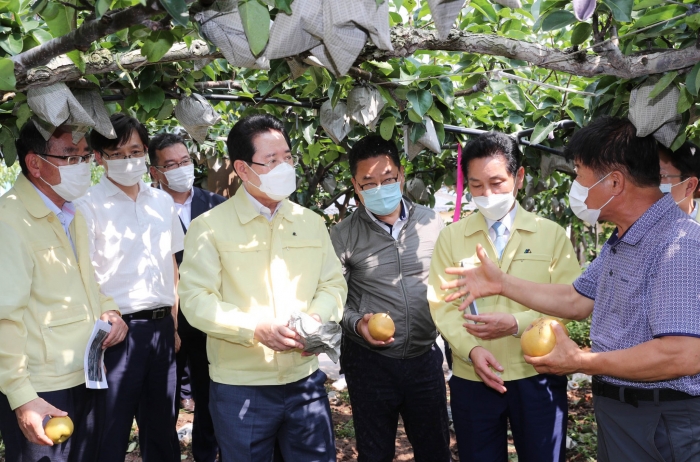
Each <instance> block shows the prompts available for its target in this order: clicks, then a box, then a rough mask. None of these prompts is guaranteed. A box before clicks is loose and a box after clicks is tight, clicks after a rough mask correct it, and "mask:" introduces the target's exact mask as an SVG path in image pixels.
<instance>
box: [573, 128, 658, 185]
mask: <svg viewBox="0 0 700 462" xmlns="http://www.w3.org/2000/svg"><path fill="white" fill-rule="evenodd" d="M564 155H565V156H566V157H567V158H569V159H573V160H574V161H576V162H578V163H580V164H581V165H582V166H584V167H587V168H590V169H591V170H593V172H595V173H596V174H597V175H598V176H599V177H603V176H605V175H607V174H608V173H610V172H611V171H613V170H620V171H622V172H623V173H624V174H625V175H626V176H628V177H629V180H630V181H631V182H632V183H633V184H634V185H636V186H638V187H652V186H656V187H658V186H659V184H660V182H661V173H660V167H659V148H658V144H657V142H656V140H655V139H654V137H653V136H651V135H649V136H644V137H640V136H637V129H636V128H635V126H634V125H633V124H632V122H630V120H629V119H627V118H619V117H609V116H603V117H600V118H598V119H596V120H594V121H592V122H591V123H590V124H588V125H587V126H586V127H584V128H582V129H581V130H579V131H578V132H576V133H574V136H572V137H571V140H570V141H569V144H568V145H567V146H566V149H565V151H564Z"/></svg>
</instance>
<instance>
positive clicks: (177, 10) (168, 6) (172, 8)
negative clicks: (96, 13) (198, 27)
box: [98, 0, 190, 27]
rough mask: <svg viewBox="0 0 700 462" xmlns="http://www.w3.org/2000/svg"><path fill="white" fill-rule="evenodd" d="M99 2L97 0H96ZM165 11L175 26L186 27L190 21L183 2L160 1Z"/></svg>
mask: <svg viewBox="0 0 700 462" xmlns="http://www.w3.org/2000/svg"><path fill="white" fill-rule="evenodd" d="M98 1H99V0H98ZM160 4H161V5H163V8H165V11H167V12H168V14H169V15H170V17H171V18H173V21H175V24H179V25H180V26H183V27H186V26H187V23H188V22H189V20H190V13H189V12H188V11H187V3H185V0H160Z"/></svg>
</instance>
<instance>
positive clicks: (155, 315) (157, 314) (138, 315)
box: [122, 306, 172, 321]
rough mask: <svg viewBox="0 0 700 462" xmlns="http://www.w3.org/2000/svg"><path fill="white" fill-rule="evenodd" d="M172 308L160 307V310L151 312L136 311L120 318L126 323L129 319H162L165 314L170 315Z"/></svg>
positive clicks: (154, 309)
mask: <svg viewBox="0 0 700 462" xmlns="http://www.w3.org/2000/svg"><path fill="white" fill-rule="evenodd" d="M171 310H172V307H170V306H161V307H160V308H153V309H152V310H143V311H137V312H135V313H131V314H125V315H123V316H122V318H123V319H126V320H127V321H128V320H130V319H163V318H164V317H165V316H166V315H167V314H169V313H170V311H171Z"/></svg>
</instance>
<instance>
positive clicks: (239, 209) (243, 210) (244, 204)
mask: <svg viewBox="0 0 700 462" xmlns="http://www.w3.org/2000/svg"><path fill="white" fill-rule="evenodd" d="M230 201H231V202H233V204H234V205H235V206H236V213H237V214H238V219H239V220H240V221H241V224H244V225H245V224H247V223H250V222H251V221H253V220H254V219H255V218H257V217H261V216H262V215H260V214H259V213H258V211H257V210H255V207H253V204H252V203H251V202H250V200H249V199H248V197H247V196H246V192H245V186H243V185H241V186H239V188H238V190H237V191H236V194H235V195H234V196H233V198H232V199H230ZM292 207H293V205H292V203H291V202H290V201H289V199H284V200H283V201H281V204H280V206H279V209H278V210H277V215H280V216H281V217H282V218H284V219H285V220H287V221H294V213H293V210H292Z"/></svg>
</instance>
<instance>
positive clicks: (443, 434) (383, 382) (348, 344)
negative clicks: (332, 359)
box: [340, 338, 451, 462]
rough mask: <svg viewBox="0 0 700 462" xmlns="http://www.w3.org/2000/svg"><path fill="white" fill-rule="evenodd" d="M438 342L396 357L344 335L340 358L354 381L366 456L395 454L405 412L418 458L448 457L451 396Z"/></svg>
mask: <svg viewBox="0 0 700 462" xmlns="http://www.w3.org/2000/svg"><path fill="white" fill-rule="evenodd" d="M442 360H443V356H442V352H441V351H440V348H438V346H437V345H433V347H432V349H431V350H430V351H428V352H426V353H424V354H422V355H420V356H418V357H415V358H409V359H394V358H388V357H386V356H383V355H381V354H379V353H377V352H375V351H372V350H369V349H367V348H364V347H362V346H360V345H358V344H356V343H355V342H353V341H352V340H348V339H347V338H344V339H343V344H342V354H341V357H340V361H341V363H342V366H343V369H344V370H345V379H346V380H347V382H348V392H349V393H350V404H351V405H352V416H353V423H354V426H355V437H356V440H357V452H358V454H359V456H358V461H360V462H370V461H371V462H391V461H393V460H394V453H395V444H396V443H395V442H396V429H397V426H398V420H399V415H400V416H401V417H402V419H403V423H404V426H405V429H406V436H408V440H409V441H410V442H411V445H412V446H413V453H414V458H415V460H416V462H448V461H449V460H451V456H450V434H449V429H448V421H447V397H446V388H445V378H444V375H443V372H442Z"/></svg>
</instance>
